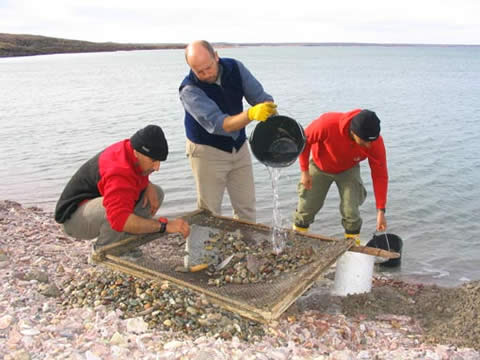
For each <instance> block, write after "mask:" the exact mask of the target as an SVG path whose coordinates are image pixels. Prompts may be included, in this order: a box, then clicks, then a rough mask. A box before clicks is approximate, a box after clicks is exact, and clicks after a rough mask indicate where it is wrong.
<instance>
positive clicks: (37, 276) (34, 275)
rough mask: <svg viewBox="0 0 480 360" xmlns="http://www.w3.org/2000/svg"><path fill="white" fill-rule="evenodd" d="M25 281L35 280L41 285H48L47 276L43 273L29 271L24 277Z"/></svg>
mask: <svg viewBox="0 0 480 360" xmlns="http://www.w3.org/2000/svg"><path fill="white" fill-rule="evenodd" d="M25 280H37V281H38V282H41V283H45V284H46V283H48V274H47V273H46V272H44V271H38V270H34V271H30V272H29V273H27V274H26V275H25Z"/></svg>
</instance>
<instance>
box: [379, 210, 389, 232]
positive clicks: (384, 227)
mask: <svg viewBox="0 0 480 360" xmlns="http://www.w3.org/2000/svg"><path fill="white" fill-rule="evenodd" d="M386 230H387V219H385V212H383V210H380V209H377V231H383V232H384V231H386Z"/></svg>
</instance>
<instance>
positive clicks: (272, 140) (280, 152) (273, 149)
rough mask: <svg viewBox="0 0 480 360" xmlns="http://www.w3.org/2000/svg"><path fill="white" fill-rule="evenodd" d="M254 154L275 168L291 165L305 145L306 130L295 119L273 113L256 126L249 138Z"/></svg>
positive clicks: (259, 159) (262, 161) (263, 162)
mask: <svg viewBox="0 0 480 360" xmlns="http://www.w3.org/2000/svg"><path fill="white" fill-rule="evenodd" d="M249 142H250V148H251V149H252V152H253V155H254V156H255V157H256V158H257V160H258V161H260V162H261V163H262V164H264V165H266V166H270V167H274V168H279V167H286V166H290V165H291V164H293V163H294V162H295V160H296V159H297V158H298V156H299V155H300V154H301V153H302V151H303V148H304V147H305V132H304V131H303V127H302V126H301V125H300V124H299V123H297V122H296V121H295V120H294V119H292V118H289V117H288V116H283V115H273V116H271V117H269V118H268V119H267V120H266V121H264V122H260V123H258V124H257V126H255V129H253V132H252V133H251V134H250V138H249Z"/></svg>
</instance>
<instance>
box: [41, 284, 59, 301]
mask: <svg viewBox="0 0 480 360" xmlns="http://www.w3.org/2000/svg"><path fill="white" fill-rule="evenodd" d="M40 293H41V294H42V295H43V296H47V297H54V298H56V297H59V296H60V294H61V292H60V290H58V288H57V287H56V286H55V284H50V285H48V286H47V287H46V288H44V289H42V290H41V291H40Z"/></svg>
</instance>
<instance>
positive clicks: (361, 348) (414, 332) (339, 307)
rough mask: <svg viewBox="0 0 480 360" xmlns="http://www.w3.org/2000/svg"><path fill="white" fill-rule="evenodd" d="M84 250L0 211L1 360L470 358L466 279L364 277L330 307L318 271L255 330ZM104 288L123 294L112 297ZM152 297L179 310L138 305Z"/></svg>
mask: <svg viewBox="0 0 480 360" xmlns="http://www.w3.org/2000/svg"><path fill="white" fill-rule="evenodd" d="M90 249H91V242H89V241H83V240H76V239H73V238H70V237H68V236H66V235H65V234H64V233H63V232H62V230H61V227H60V226H59V225H58V224H56V223H55V222H54V220H53V218H52V214H49V213H47V212H45V211H43V210H42V209H40V208H36V207H31V208H24V207H22V206H21V205H20V204H18V203H16V202H13V201H9V200H4V201H0V269H1V270H2V271H1V272H0V274H1V277H0V279H1V291H0V357H1V358H3V359H5V360H7V359H18V360H20V359H88V360H95V359H275V360H276V359H278V360H280V359H292V360H293V359H480V352H479V351H480V345H479V344H480V324H479V309H480V306H479V302H480V284H479V282H478V281H476V282H470V283H467V284H464V285H462V286H460V287H458V288H440V287H436V286H430V285H428V286H427V285H422V284H412V283H405V282H400V281H396V280H394V279H390V278H387V277H384V276H381V275H379V274H375V278H374V281H373V288H372V291H371V292H370V293H368V294H360V295H350V296H346V297H337V296H332V295H331V294H330V288H331V285H332V272H330V274H327V275H326V276H325V277H324V278H322V279H319V280H318V281H317V282H316V283H315V285H314V286H313V287H312V288H311V289H310V290H309V291H308V292H307V293H306V294H305V295H304V296H302V297H300V298H299V299H298V300H297V301H296V303H294V304H293V305H292V306H291V307H290V308H289V309H288V310H287V311H286V312H285V313H284V314H283V315H282V316H281V317H280V318H279V319H278V320H277V321H273V322H271V323H270V324H268V325H263V324H257V323H254V322H252V321H248V320H245V319H242V318H239V317H238V316H237V315H235V314H232V313H229V312H228V311H225V310H223V309H221V308H218V307H216V306H214V305H213V304H210V303H209V302H208V300H207V299H205V298H204V297H203V298H202V297H199V296H198V295H196V294H193V293H188V294H187V293H185V294H184V291H183V290H181V289H175V288H174V287H173V286H172V285H171V284H170V285H169V284H166V283H157V284H156V283H153V282H152V283H147V282H145V281H144V280H140V279H135V278H131V277H128V276H126V275H124V274H120V273H115V272H112V271H110V270H107V269H104V268H103V267H102V266H98V265H94V264H90V263H89V260H88V259H89V255H90ZM119 279H120V280H119ZM89 284H90V285H89ZM127 285H128V286H127ZM112 286H113V287H115V286H116V287H118V286H120V287H121V288H122V289H124V290H125V289H134V290H135V291H131V292H128V291H127V290H125V293H122V295H121V296H120V295H119V296H113V297H112V293H111V292H110V293H109V290H111V288H110V287H112ZM162 287H163V289H162ZM158 288H160V289H162V291H164V292H165V294H168V295H167V296H166V298H165V299H166V300H165V301H167V302H169V301H170V300H169V296H170V297H174V298H176V299H177V300H179V301H177V302H178V303H182V304H183V303H185V306H184V307H181V306H177V307H173V308H168V307H167V306H166V305H165V306H164V305H163V304H162V303H161V301H160V300H159V301H157V302H155V301H150V300H151V299H150V300H149V298H148V297H147V295H145V294H151V292H152V291H154V289H158ZM82 289H87V290H82ZM138 289H140V290H138ZM166 289H168V291H172V293H169V292H166ZM103 290H105V291H104V292H103V293H102V291H103ZM102 294H104V295H105V296H107V299H105V298H104V297H102V296H103V295H102ZM182 294H183V295H182ZM79 296H80V298H81V299H83V300H81V301H80V300H79ZM182 296H183V298H179V297H182ZM120 298H121V299H122V301H123V303H124V304H123V305H122V306H120V305H119V299H120ZM138 298H140V299H141V300H145V299H147V301H150V302H149V303H148V304H147V303H145V302H144V303H142V302H139V300H138ZM85 299H87V300H85ZM181 299H188V302H185V301H182V300H181ZM170 303H171V301H170ZM182 306H183V305H182ZM151 307H154V311H149V309H150V308H151ZM172 311H173V313H176V315H175V316H177V317H178V318H181V319H183V320H185V323H183V322H178V323H176V322H175V321H176V320H177V317H172ZM154 313H155V316H156V318H154V317H153V316H154V315H153V314H154ZM166 314H167V315H168V314H170V315H169V319H170V320H171V322H168V321H167V322H166V320H167V318H166V317H165V316H167V315H166ZM202 316H203V317H202ZM199 319H203V320H204V321H203V322H202V321H200V322H199V321H198V320H199ZM208 319H210V320H212V319H213V321H208ZM183 320H182V321H183ZM187 323H188V324H190V325H188V326H187V325H186V324H187ZM165 324H166V325H165ZM172 324H177V325H178V326H172ZM219 324H222V325H221V326H219ZM248 334H250V335H248Z"/></svg>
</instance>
